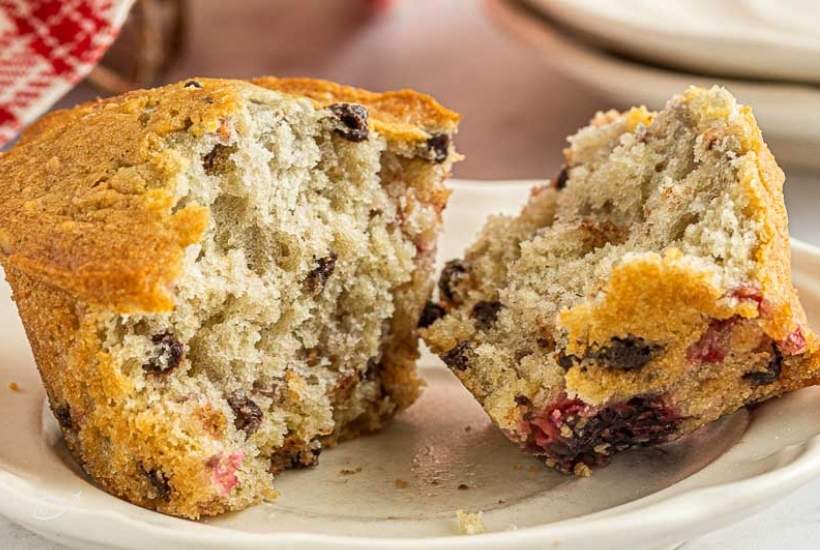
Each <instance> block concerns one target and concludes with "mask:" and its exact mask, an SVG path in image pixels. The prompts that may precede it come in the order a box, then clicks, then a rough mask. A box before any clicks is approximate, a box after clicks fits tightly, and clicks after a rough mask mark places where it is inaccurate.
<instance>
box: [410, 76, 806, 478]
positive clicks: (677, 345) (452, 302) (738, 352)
mask: <svg viewBox="0 0 820 550" xmlns="http://www.w3.org/2000/svg"><path fill="white" fill-rule="evenodd" d="M755 132H758V134H759V131H758V130H757V128H756V126H750V123H749V121H748V119H747V118H746V117H745V115H744V113H743V111H742V110H741V107H740V106H739V105H738V104H737V103H736V102H735V99H734V98H733V97H732V96H731V95H730V94H729V93H728V92H727V91H725V90H723V89H719V88H713V89H712V90H695V89H693V90H692V91H690V92H689V93H688V94H684V95H682V96H678V97H676V98H675V99H673V100H671V101H670V102H669V104H668V105H667V106H666V108H665V109H664V110H663V111H661V112H659V113H650V112H648V111H647V110H646V109H644V108H636V109H632V110H631V111H628V112H626V113H623V114H619V113H616V112H614V111H612V112H608V113H599V114H598V115H597V116H596V117H595V118H594V119H593V121H592V123H591V125H590V126H589V127H587V128H585V129H583V130H581V131H580V132H578V133H577V134H576V135H575V136H573V137H571V138H570V139H569V141H570V147H569V148H568V149H567V150H566V151H565V156H566V158H567V164H566V166H565V168H564V169H563V170H562V172H561V173H560V174H559V175H558V177H557V178H556V179H555V181H553V182H552V183H551V184H548V185H545V186H542V187H539V188H536V189H534V190H533V192H532V195H531V198H530V200H529V202H528V204H527V205H526V207H525V208H524V210H523V211H522V213H521V215H519V216H518V217H508V216H497V217H494V218H492V219H491V220H490V221H489V222H488V223H487V225H486V226H485V228H484V229H483V231H482V233H481V234H480V236H479V238H478V239H477V241H476V243H475V244H474V245H473V246H472V247H471V248H470V249H469V250H468V251H467V252H466V255H465V256H464V259H462V260H453V261H451V262H449V263H448V264H447V265H446V267H445V269H444V271H443V273H442V276H441V279H440V283H439V286H440V301H441V305H440V306H439V315H443V318H441V319H439V320H437V321H435V322H434V323H432V320H431V325H432V326H430V327H429V328H426V329H425V331H424V336H425V340H426V341H427V343H428V344H429V345H431V347H432V348H433V350H434V351H435V352H437V353H439V354H441V357H442V359H443V360H444V361H445V363H447V364H448V365H449V366H450V367H451V368H452V369H453V370H454V372H455V373H456V374H457V375H458V376H459V377H460V378H461V379H462V380H463V381H464V383H465V384H466V385H467V387H468V388H469V389H470V390H471V391H472V392H473V393H474V394H475V396H476V397H477V398H478V399H479V400H480V401H481V402H482V404H483V405H484V407H485V408H486V409H487V410H488V412H489V413H490V415H491V417H492V418H493V419H494V421H495V422H496V423H497V424H498V425H499V426H501V427H502V429H504V430H505V431H506V432H508V433H509V434H511V437H512V438H513V439H516V440H518V441H523V442H524V443H525V444H526V445H529V446H535V447H539V448H538V449H537V451H538V452H543V451H544V447H545V446H549V445H552V444H553V443H554V441H555V440H557V439H558V438H560V437H564V438H565V439H566V440H569V439H574V440H583V442H582V443H578V444H577V447H573V445H576V443H574V442H573V443H572V444H569V443H567V442H566V441H561V442H560V443H561V444H562V445H564V447H562V448H561V449H558V447H557V446H553V447H551V448H549V449H547V453H546V454H547V455H548V457H549V461H551V465H553V466H557V467H559V469H564V470H570V471H571V470H572V469H573V468H574V467H576V466H577V465H578V464H581V463H582V464H584V465H592V464H593V463H595V461H596V460H597V459H590V460H587V457H584V456H582V455H584V453H593V449H592V448H591V447H594V446H596V445H598V446H602V447H601V448H600V449H598V450H595V451H594V452H595V453H598V454H601V455H606V454H608V452H609V451H608V450H607V446H609V445H610V444H612V443H613V442H611V441H605V439H606V438H603V439H602V438H601V437H600V436H601V431H605V432H606V433H607V434H610V435H611V436H612V438H613V439H617V437H620V435H619V436H617V437H616V435H617V434H616V435H613V434H614V432H616V431H618V430H620V432H619V433H621V435H623V437H622V439H624V440H625V441H624V442H620V444H623V445H625V446H631V445H632V444H645V443H654V442H659V441H661V440H664V439H666V438H668V437H670V436H672V435H675V434H677V433H678V432H679V431H681V430H683V429H685V428H684V426H690V427H694V426H697V425H700V424H702V423H703V422H704V421H707V420H712V419H714V418H716V417H717V416H719V415H720V414H724V413H725V412H726V411H727V410H734V408H737V406H739V405H740V404H742V403H743V402H744V401H745V400H749V399H752V398H754V399H759V398H762V397H763V396H764V395H765V394H766V392H767V391H771V392H774V391H777V390H776V386H771V387H769V384H772V383H773V382H774V381H776V379H777V376H774V375H773V374H772V372H771V370H772V365H773V364H777V369H778V375H779V372H780V369H781V363H782V362H783V361H784V359H783V355H788V353H782V350H779V349H778V348H776V347H773V344H772V343H771V340H770V339H769V338H768V337H767V336H766V335H764V334H763V331H762V330H761V328H759V327H758V325H757V324H756V323H755V322H753V321H750V320H747V319H746V318H744V316H743V315H741V316H738V317H732V318H731V319H729V320H727V319H723V318H721V319H719V320H714V319H712V320H710V319H708V318H707V316H706V315H702V314H701V313H700V312H697V311H692V312H687V313H686V315H682V316H681V317H680V318H679V319H676V318H675V316H676V315H679V313H678V312H676V311H675V310H674V309H673V308H674V307H676V306H675V305H674V304H675V301H674V298H668V299H667V298H665V297H663V293H666V292H667V290H668V288H666V287H664V290H663V291H661V290H659V289H661V285H665V284H668V283H667V281H666V280H664V281H661V282H659V283H658V290H656V291H653V290H652V288H647V289H646V296H645V298H643V297H639V298H637V299H636V301H637V302H640V301H641V300H642V299H645V300H646V303H645V307H646V308H647V309H652V308H654V309H655V310H663V309H664V308H670V309H668V310H667V311H666V315H667V318H666V319H664V318H663V317H662V311H660V312H655V313H653V315H657V316H658V319H659V321H658V322H657V323H656V326H647V325H648V324H650V323H649V322H648V321H646V320H642V319H639V318H631V317H630V313H629V311H626V310H622V311H617V310H616V311H614V312H613V317H612V319H604V320H602V319H600V318H599V319H597V320H595V323H597V324H594V323H593V324H589V325H588V326H583V331H586V333H585V334H581V335H579V334H577V333H576V334H575V338H573V339H570V337H569V333H570V329H569V328H568V326H569V325H571V323H570V322H569V321H568V319H569V318H570V317H571V316H572V315H573V312H582V311H583V312H584V314H583V315H582V314H580V313H576V314H575V315H574V318H585V319H586V317H585V315H586V312H587V311H589V309H584V308H585V307H586V305H585V304H593V305H592V306H591V307H593V308H594V307H596V305H600V304H605V303H606V300H607V299H608V298H610V297H612V296H615V290H616V289H614V288H613V286H612V276H613V273H614V272H615V270H616V269H617V268H619V267H623V266H626V265H630V264H635V265H638V264H640V265H646V266H657V271H658V277H659V278H660V277H667V275H665V274H663V269H665V266H666V265H667V264H669V265H671V264H673V263H674V265H675V266H676V267H675V269H677V270H678V271H675V273H680V272H682V271H681V270H685V271H687V272H691V273H696V274H697V277H698V278H699V280H700V279H702V280H703V281H704V283H703V286H704V288H708V289H709V290H710V291H714V292H715V293H717V296H716V298H720V295H721V294H722V295H723V297H722V298H720V300H718V301H719V302H720V303H721V304H722V305H723V306H726V308H729V309H732V308H734V309H737V308H738V307H741V308H742V305H743V304H740V302H750V303H754V302H756V303H754V304H752V305H754V306H755V307H754V308H753V309H754V311H753V312H750V313H748V315H746V314H744V315H746V317H756V316H757V315H758V307H757V306H758V305H759V303H760V302H762V301H763V297H762V295H761V294H760V282H759V281H758V280H757V274H756V270H757V254H758V251H759V247H760V245H761V237H760V235H761V229H762V225H763V220H762V218H761V217H760V216H756V215H752V214H751V212H752V210H751V208H752V207H753V206H755V207H757V206H759V205H757V204H754V205H753V204H752V202H753V201H754V200H755V199H756V197H755V193H759V191H757V190H754V192H752V191H751V190H750V185H751V184H750V183H749V181H750V178H749V177H747V176H748V174H750V173H755V174H756V173H757V170H758V165H757V163H758V160H757V159H758V155H759V151H758V150H754V149H753V148H750V146H749V139H750V136H752V137H754V136H755V134H754V133H755ZM758 137H759V135H758ZM772 192H774V191H772ZM777 192H778V193H779V188H778V189H777ZM780 201H781V204H782V197H781V198H780ZM653 268H654V267H653ZM670 269H671V268H670ZM670 277H671V275H670ZM628 283H629V281H626V284H625V285H624V288H629V286H630V285H629V284H628ZM642 284H644V283H643V281H641V282H635V284H634V285H632V288H631V289H629V292H634V288H640V285H642ZM672 295H673V296H674V291H673V292H672ZM684 298H685V296H684ZM616 299H617V296H615V298H613V299H612V301H613V303H614V301H615V300H616ZM681 299H683V298H681ZM663 300H665V302H664V301H663ZM653 301H654V302H653ZM716 307H717V306H716ZM636 311H637V306H636ZM727 311H728V310H727ZM567 312H570V314H569V315H567ZM727 316H728V315H727ZM434 317H435V316H434ZM584 322H585V323H588V322H589V321H587V320H585V321H584ZM678 322H680V323H681V326H680V327H676V326H675V324H676V323H678ZM721 322H723V323H724V325H720V323H721ZM576 325H580V323H577V324H576ZM603 325H608V326H609V325H611V326H614V327H615V328H614V329H611V328H609V329H607V330H609V333H608V334H607V340H604V341H601V340H600V339H599V335H600V333H602V332H603V329H602V328H601V327H602V326H603ZM579 330H580V329H579ZM596 331H597V332H596ZM710 331H711V332H710ZM703 340H706V341H707V344H708V343H712V342H713V341H714V342H718V341H720V342H721V343H722V345H723V346H724V347H725V348H727V349H728V348H730V349H729V351H726V350H721V352H720V353H722V354H723V355H725V356H723V355H722V356H721V357H720V360H719V361H717V360H712V359H713V358H712V357H711V356H708V357H707V358H706V359H704V358H703V357H700V358H699V359H698V360H697V361H694V363H696V364H695V365H692V364H691V363H692V361H690V362H687V361H686V360H682V359H683V358H684V357H685V356H686V355H687V352H688V353H689V355H690V357H691V355H692V353H693V351H692V350H693V349H694V348H696V347H697V344H698V343H699V342H701V341H703ZM704 345H705V344H704ZM789 361H790V360H789V359H786V362H789ZM726 381H729V382H726ZM756 382H759V383H756ZM762 388H767V389H765V390H764V389H762ZM758 395H759V396H760V397H755V396H758ZM634 399H639V400H640V401H639V402H634V401H631V400H634ZM613 406H614V408H613ZM555 407H558V408H559V409H561V407H563V409H561V410H560V411H559V413H557V414H558V415H559V416H560V415H562V414H564V415H570V414H574V415H575V416H576V417H585V418H587V420H584V421H583V422H580V424H581V426H580V428H578V425H579V422H578V421H573V423H572V425H571V426H570V425H568V424H567V423H563V424H562V423H560V422H558V423H555V425H554V427H555V429H556V430H559V431H561V430H562V431H561V433H560V434H559V433H557V432H556V433H555V434H551V433H547V434H546V435H545V434H540V435H543V437H542V438H541V439H542V440H541V441H535V442H534V441H533V433H532V432H533V430H535V431H537V430H539V429H541V428H533V426H532V422H535V424H538V423H539V421H538V420H537V419H536V420H533V418H536V417H537V415H538V414H541V413H545V414H547V415H549V414H553V416H555V414H554V413H553V411H554V410H555ZM567 407H569V408H571V409H573V410H572V412H571V413H567V411H566V409H567ZM601 407H609V408H608V409H606V410H607V411H609V412H607V414H609V415H610V417H612V416H613V415H614V418H616V419H618V420H617V422H616V421H614V420H612V418H610V419H609V420H606V422H605V421H603V420H602V419H601V417H600V415H599V416H597V417H596V418H597V420H596V421H595V422H597V423H598V424H599V426H598V427H594V425H595V423H593V422H589V419H590V418H592V417H594V416H595V415H596V414H597V412H599V411H600V410H601ZM612 411H615V412H612ZM669 411H674V414H671V413H668V412H669ZM534 415H535V416H534ZM627 419H629V421H628V422H627ZM633 421H635V422H644V421H645V422H646V423H647V424H653V423H654V425H655V426H658V429H657V430H656V431H654V432H652V430H653V429H655V428H654V427H653V428H650V427H648V426H643V427H640V428H636V427H635V426H634V424H633V425H628V424H629V422H633ZM550 422H551V421H550ZM607 422H609V424H608V425H607V426H604V424H606V423H607ZM542 424H543V423H542ZM587 424H589V426H588V427H586V428H585V426H587ZM612 425H615V426H616V428H612ZM542 428H543V430H547V432H550V430H552V428H551V427H544V426H542ZM576 428H578V429H577V430H576ZM596 430H597V432H596ZM641 430H643V432H642V435H641V436H636V435H635V434H636V433H637V432H641ZM573 431H576V432H577V433H575V434H574V435H575V436H576V437H573ZM627 432H628V433H627ZM649 432H652V433H649ZM537 435H539V434H536V436H537ZM644 436H645V437H644ZM535 439H538V437H535ZM556 449H558V450H556ZM610 450H611V449H610ZM552 451H555V452H552ZM599 451H600V452H599ZM562 453H563V455H562ZM563 459H567V460H563ZM581 470H583V467H582V468H581Z"/></svg>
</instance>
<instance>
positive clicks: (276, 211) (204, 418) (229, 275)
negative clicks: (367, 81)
mask: <svg viewBox="0 0 820 550" xmlns="http://www.w3.org/2000/svg"><path fill="white" fill-rule="evenodd" d="M266 97H268V99H267V100H266V101H262V100H259V101H252V102H249V103H248V106H247V107H246V108H244V109H242V110H240V111H238V113H237V114H236V115H235V116H234V117H233V118H231V119H228V120H225V121H224V123H223V125H222V127H221V128H220V129H219V131H218V132H217V133H216V134H213V135H205V136H203V137H201V138H195V137H194V136H192V135H191V134H190V133H187V132H186V133H180V134H178V135H176V136H174V137H173V138H172V139H171V140H170V143H169V146H170V147H171V148H172V149H173V150H174V151H175V152H176V153H177V154H178V155H179V157H180V158H181V159H182V161H183V162H184V163H185V165H186V168H185V170H184V171H183V173H182V174H181V176H180V177H179V179H178V181H177V184H176V204H175V206H174V209H175V210H178V209H181V208H184V207H185V206H186V205H190V204H198V205H202V206H207V207H209V208H210V222H209V226H208V229H207V232H206V234H205V237H204V238H203V239H202V241H201V242H200V243H198V244H196V245H193V246H190V247H189V248H188V249H187V252H186V255H185V260H184V266H183V269H182V272H181V275H180V277H179V279H178V280H177V281H176V284H175V288H174V293H175V302H176V306H175V309H174V310H173V312H171V313H169V314H152V315H113V316H110V317H108V318H106V319H104V320H103V321H101V326H100V330H101V331H104V334H105V336H104V351H105V352H106V353H108V354H110V355H111V356H112V358H113V361H114V363H115V364H118V365H120V368H121V369H122V371H123V372H124V373H125V375H126V376H127V378H128V379H130V380H131V381H132V383H133V384H134V386H135V391H134V392H132V394H131V397H130V398H129V402H128V403H127V404H126V408H127V409H130V410H131V411H132V413H133V414H134V415H147V416H154V417H156V416H164V417H165V418H166V419H167V420H168V421H169V422H172V423H173V426H174V430H173V431H174V434H173V435H174V438H175V440H176V441H177V443H176V444H177V445H180V446H182V447H187V452H188V453H189V454H190V453H195V454H197V455H199V456H201V458H202V461H203V462H206V461H210V462H212V463H213V464H212V467H213V468H212V469H213V476H214V486H215V492H216V493H221V495H220V496H224V495H228V494H230V499H231V501H232V503H233V504H232V506H231V507H239V506H241V505H242V503H243V502H251V501H254V500H257V499H258V498H259V495H260V494H266V493H267V494H270V484H271V477H272V476H271V474H275V473H278V472H279V471H281V470H283V469H285V468H290V467H300V466H307V465H311V464H313V463H314V462H315V460H316V457H318V454H319V451H320V450H321V447H322V444H323V443H327V442H333V441H335V440H336V439H338V438H339V437H344V436H346V435H350V434H352V433H355V432H357V431H360V430H368V429H373V428H376V427H378V426H379V424H380V423H381V420H382V419H383V418H384V417H385V416H387V415H389V414H391V413H392V412H393V411H394V410H395V408H396V406H397V403H396V402H395V400H394V399H393V398H392V397H391V394H390V392H388V391H386V390H385V388H384V386H383V384H382V375H383V368H382V355H383V351H384V350H383V343H384V342H385V340H386V339H387V338H388V337H389V335H390V334H391V330H392V325H391V324H392V322H393V320H394V317H395V315H394V314H395V312H396V307H397V306H396V300H397V293H399V292H407V289H406V287H407V286H408V285H411V286H413V285H415V286H418V284H419V283H418V281H414V270H415V269H416V260H417V256H418V250H417V241H419V240H420V239H422V238H430V236H431V235H433V236H434V235H435V232H436V227H437V225H438V219H439V216H438V213H437V212H435V211H434V210H433V208H432V207H431V206H427V205H425V204H421V203H419V202H417V201H412V200H411V199H412V198H413V197H412V195H413V190H412V189H409V188H408V186H407V185H406V183H405V182H404V180H403V179H401V178H398V177H393V178H391V179H390V180H388V181H382V180H383V178H382V176H383V173H382V172H383V163H386V162H387V163H395V162H397V161H396V159H395V156H394V155H393V153H390V152H388V151H387V150H386V147H387V145H386V143H385V141H384V139H382V138H381V137H380V136H379V135H376V134H375V133H374V132H370V133H369V135H368V129H367V124H366V111H365V110H364V108H363V107H360V106H356V105H348V104H342V105H340V106H331V108H329V109H318V108H314V107H313V105H312V104H311V103H309V102H308V101H306V100H296V99H294V98H291V97H286V96H277V95H276V94H269V95H268V96H266ZM275 97H279V98H280V99H279V100H276V99H275ZM146 116H150V113H148V114H147V115H146ZM362 117H364V119H363V118H362ZM430 177H433V175H432V174H430ZM408 202H411V203H412V206H413V208H412V209H408V208H407V204H408ZM422 278H423V277H422ZM422 287H423V288H421V289H420V292H422V293H424V292H426V291H427V289H428V288H429V287H428V285H427V283H422ZM404 307H405V308H406V307H408V306H406V305H405V306H404ZM409 307H410V308H411V309H412V308H413V307H414V306H412V305H411V306H409ZM420 307H421V305H419V306H418V308H419V309H420ZM413 383H415V380H414V379H410V380H409V382H408V384H410V385H412V384H413ZM416 389H417V388H416V387H415V386H413V387H408V388H407V391H408V392H411V393H414V392H415V391H416ZM137 448H138V445H137ZM141 459H142V461H143V464H142V468H143V469H144V471H145V473H146V475H147V478H148V479H149V481H151V482H152V483H153V485H154V486H155V489H156V493H157V494H156V496H157V498H158V499H162V498H167V497H168V495H167V493H168V492H170V491H173V487H174V480H173V479H170V475H171V474H169V473H168V472H167V468H166V469H163V466H164V465H163V463H162V457H161V456H154V455H149V456H145V457H142V458H141Z"/></svg>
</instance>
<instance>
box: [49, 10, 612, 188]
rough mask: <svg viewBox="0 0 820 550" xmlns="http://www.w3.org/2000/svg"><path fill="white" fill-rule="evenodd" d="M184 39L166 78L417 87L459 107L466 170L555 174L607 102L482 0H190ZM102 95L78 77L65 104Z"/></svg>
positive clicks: (470, 173) (476, 174)
mask: <svg viewBox="0 0 820 550" xmlns="http://www.w3.org/2000/svg"><path fill="white" fill-rule="evenodd" d="M188 4H189V12H190V13H189V14H188V29H189V37H188V42H187V45H186V49H185V51H184V52H183V55H182V58H181V59H180V61H179V62H177V64H176V65H175V66H174V67H172V69H171V70H170V72H169V74H168V75H167V77H166V78H165V81H175V80H180V79H183V78H186V77H188V76H193V75H199V76H223V77H237V78H243V77H250V76H257V75H262V74H275V75H299V76H311V77H318V78H327V79H331V80H336V81H339V82H343V83H347V84H352V85H355V86H361V87H364V88H371V89H374V90H384V89H393V88H402V87H409V88H416V89H418V90H420V91H424V92H427V93H430V94H432V95H434V96H435V97H436V98H437V99H439V100H440V101H441V102H442V103H444V104H445V105H446V106H448V107H450V108H452V109H454V110H456V111H459V112H460V113H461V114H462V115H463V116H464V120H463V122H462V126H461V132H460V134H459V136H458V139H457V144H458V147H459V149H460V150H461V151H462V152H463V153H464V154H465V155H466V156H467V159H466V160H465V161H464V162H463V163H461V164H460V165H459V166H458V167H457V169H456V173H455V176H456V177H461V178H480V179H501V178H504V179H506V178H541V177H551V176H552V175H554V173H555V172H557V170H558V168H559V166H560V163H561V149H562V148H563V147H564V144H565V141H564V137H565V136H566V135H568V134H569V133H572V132H573V131H574V130H575V129H576V128H578V127H579V126H580V125H582V124H583V123H585V122H586V121H587V120H588V119H589V118H590V116H591V115H592V114H593V113H594V112H595V110H597V109H601V108H606V107H609V106H610V105H609V104H608V103H607V101H606V100H605V98H602V97H600V96H597V95H595V94H594V93H593V92H591V91H589V90H587V89H585V88H584V87H583V86H581V85H580V84H576V83H574V82H572V81H568V80H566V79H565V78H563V77H562V76H561V75H560V74H559V73H557V72H556V70H555V69H553V68H552V67H549V66H548V65H547V64H545V63H544V62H543V61H542V60H541V59H539V58H538V57H537V56H536V55H533V53H532V52H531V51H530V50H529V49H528V48H527V47H526V46H524V45H522V44H519V43H518V42H516V41H515V40H513V39H512V38H510V37H508V36H507V35H505V34H504V32H503V31H502V30H500V29H498V28H497V27H495V26H494V25H493V24H492V23H491V22H490V21H488V19H487V18H486V17H485V15H484V9H483V2H481V1H480V0H393V2H392V3H390V4H389V5H388V7H387V8H386V9H383V10H375V11H374V10H372V9H371V7H370V6H371V4H370V2H367V1H365V0H233V1H230V2H226V1H225V0H189V2H188ZM95 95H97V92H96V91H95V90H93V89H91V88H90V87H89V86H85V85H84V86H81V87H79V88H78V89H76V90H75V91H73V92H72V93H71V94H69V95H68V96H67V97H65V98H64V99H63V100H62V101H61V102H60V105H61V106H69V105H73V104H75V103H77V102H79V101H82V100H86V99H89V98H91V97H94V96H95Z"/></svg>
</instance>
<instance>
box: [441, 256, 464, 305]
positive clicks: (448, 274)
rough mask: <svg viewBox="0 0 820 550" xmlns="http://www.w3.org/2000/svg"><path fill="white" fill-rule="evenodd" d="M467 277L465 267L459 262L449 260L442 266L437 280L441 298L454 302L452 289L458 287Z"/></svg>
mask: <svg viewBox="0 0 820 550" xmlns="http://www.w3.org/2000/svg"><path fill="white" fill-rule="evenodd" d="M466 276H467V267H466V266H465V265H464V262H462V261H461V260H450V261H449V262H447V263H446V264H444V269H442V270H441V276H440V277H439V279H438V289H439V292H440V293H441V296H442V297H443V298H444V299H446V300H447V301H449V302H455V294H454V293H453V287H454V286H455V285H458V283H459V282H460V281H462V280H463V279H464V278H465V277H466Z"/></svg>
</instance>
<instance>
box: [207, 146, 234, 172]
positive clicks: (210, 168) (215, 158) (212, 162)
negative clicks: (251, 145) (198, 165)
mask: <svg viewBox="0 0 820 550" xmlns="http://www.w3.org/2000/svg"><path fill="white" fill-rule="evenodd" d="M235 152H236V146H234V145H222V144H221V143H217V144H216V145H214V148H213V149H211V152H210V153H208V154H207V155H205V156H204V157H202V167H203V168H204V169H205V173H206V174H208V175H209V176H215V175H217V174H222V173H225V172H227V171H228V170H229V169H230V167H231V164H232V161H231V155H233V154H234V153H235Z"/></svg>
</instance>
